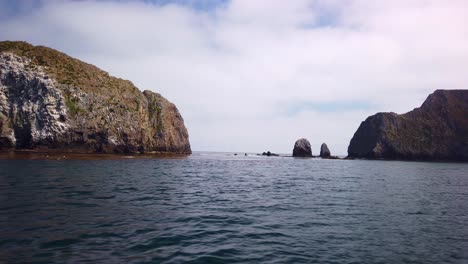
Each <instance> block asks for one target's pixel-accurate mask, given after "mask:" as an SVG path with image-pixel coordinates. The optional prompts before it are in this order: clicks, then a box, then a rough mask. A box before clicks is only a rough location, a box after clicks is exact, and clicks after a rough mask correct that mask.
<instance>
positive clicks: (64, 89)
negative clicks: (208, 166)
mask: <svg viewBox="0 0 468 264" xmlns="http://www.w3.org/2000/svg"><path fill="white" fill-rule="evenodd" d="M8 150H40V151H61V152H77V153H96V152H99V153H143V152H145V153H148V152H150V153H153V152H162V153H180V154H190V153H191V148H190V142H189V135H188V132H187V129H186V127H185V125H184V119H183V118H182V116H181V114H180V113H179V111H178V109H177V107H176V106H175V105H174V104H173V103H171V102H169V101H168V100H166V99H165V98H164V97H162V96H161V95H160V94H157V93H154V92H151V91H144V92H141V91H140V90H139V89H138V88H137V87H135V86H134V85H133V84H132V83H131V82H130V81H127V80H122V79H119V78H116V77H112V76H110V75H109V74H108V73H107V72H105V71H103V70H101V69H99V68H97V67H95V66H93V65H91V64H87V63H85V62H82V61H80V60H77V59H74V58H72V57H69V56H67V55H66V54H64V53H61V52H59V51H56V50H53V49H50V48H47V47H42V46H33V45H31V44H28V43H26V42H12V41H2V42H0V151H8Z"/></svg>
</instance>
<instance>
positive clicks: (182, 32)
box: [0, 0, 468, 155]
mask: <svg viewBox="0 0 468 264" xmlns="http://www.w3.org/2000/svg"><path fill="white" fill-rule="evenodd" d="M467 8H468V2H466V1H450V2H447V1H423V0H421V1H419V0H417V1H372V2H371V1H361V0H348V1H339V0H331V1H322V0H315V1H309V0H298V1H240V0H236V1H222V0H218V1H193V0H173V1H171V0H152V1H150V0H145V1H130V0H129V1H118V0H115V1H112V0H108V1H71V0H63V1H54V0H52V1H7V0H0V23H1V24H0V40H2V41H3V40H23V41H27V42H29V43H32V44H34V45H45V46H48V47H52V48H54V49H57V50H59V51H62V52H65V53H67V54H68V55H70V56H72V57H75V58H78V59H80V60H82V61H85V62H88V63H91V64H94V65H96V66H98V67H99V68H101V69H103V70H105V71H108V72H109V73H110V74H111V75H114V76H116V77H119V78H124V79H128V80H130V81H132V82H133V83H134V84H135V85H136V86H137V87H138V88H139V89H141V90H145V89H148V90H152V91H155V92H158V93H161V94H162V95H163V96H164V97H166V98H167V99H169V100H170V101H171V102H173V103H174V104H175V105H176V106H177V107H178V108H179V110H180V112H181V114H182V116H183V117H184V120H185V124H186V126H187V129H188V131H189V135H190V142H191V145H192V149H193V150H194V151H220V152H238V153H241V152H242V153H243V152H252V153H261V152H263V151H268V150H269V151H272V152H276V153H291V152H292V149H293V145H294V142H295V141H296V140H297V139H299V138H303V137H304V138H307V139H308V140H309V141H310V143H311V144H312V151H313V154H314V155H317V154H319V151H320V145H321V144H322V143H323V142H325V143H327V145H328V147H329V148H330V150H331V152H332V154H335V155H346V154H347V147H348V144H349V141H350V140H351V138H352V136H353V134H354V132H355V131H356V130H357V128H358V126H359V125H360V123H361V122H362V121H364V120H365V119H366V118H367V117H368V116H370V115H373V114H375V113H377V112H396V113H399V114H401V113H405V112H408V111H411V110H412V109H414V108H416V107H419V106H420V105H421V104H422V103H423V101H424V100H425V99H426V97H427V96H428V95H429V94H430V93H432V92H434V91H435V90H436V89H466V88H468V78H467V77H466V73H465V69H466V68H468V47H467V46H466V45H465V43H466V42H467V41H468V28H467V27H466V25H467V24H468V17H467V16H466V15H465V13H466V10H467Z"/></svg>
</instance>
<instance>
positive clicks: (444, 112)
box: [348, 90, 468, 161]
mask: <svg viewBox="0 0 468 264" xmlns="http://www.w3.org/2000/svg"><path fill="white" fill-rule="evenodd" d="M348 157H350V158H368V159H402V160H450V161H468V90H437V91H435V92H434V93H432V94H431V95H429V97H428V98H427V99H426V101H425V102H424V103H423V104H422V106H421V107H420V108H416V109H414V110H413V111H410V112H408V113H406V114H402V115H398V114H395V113H378V114H375V115H373V116H370V117H368V118H367V119H366V120H365V121H364V122H362V123H361V125H360V126H359V128H358V130H357V131H356V133H355V134H354V136H353V138H352V139H351V142H350V144H349V147H348Z"/></svg>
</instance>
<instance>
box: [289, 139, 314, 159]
mask: <svg viewBox="0 0 468 264" xmlns="http://www.w3.org/2000/svg"><path fill="white" fill-rule="evenodd" d="M293 157H312V148H311V147H310V142H309V140H307V139H305V138H301V139H298V140H297V141H296V143H295V144H294V149H293Z"/></svg>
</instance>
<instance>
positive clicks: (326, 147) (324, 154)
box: [320, 143, 331, 158]
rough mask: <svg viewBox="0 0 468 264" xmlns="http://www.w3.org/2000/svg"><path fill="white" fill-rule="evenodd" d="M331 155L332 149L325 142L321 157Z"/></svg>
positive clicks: (321, 149) (321, 147) (321, 148)
mask: <svg viewBox="0 0 468 264" xmlns="http://www.w3.org/2000/svg"><path fill="white" fill-rule="evenodd" d="M330 155H331V153H330V150H329V149H328V146H327V144H325V143H323V144H322V146H320V157H322V158H329V157H330Z"/></svg>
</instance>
